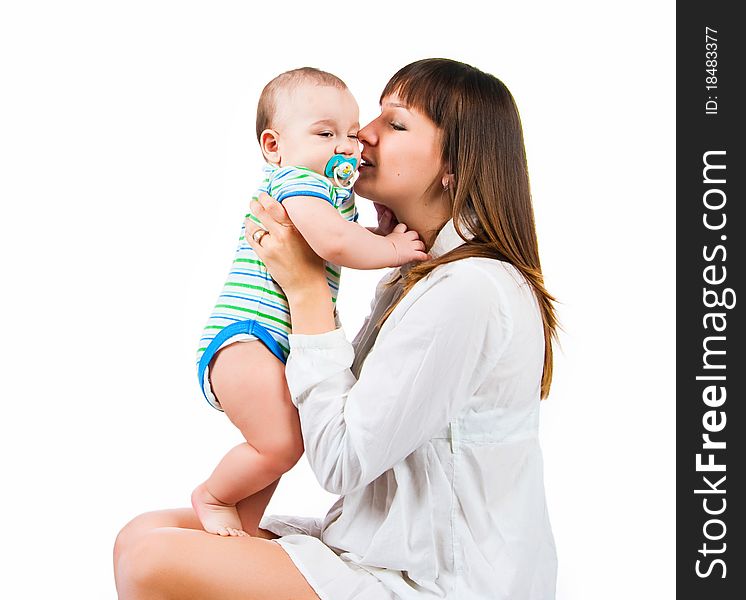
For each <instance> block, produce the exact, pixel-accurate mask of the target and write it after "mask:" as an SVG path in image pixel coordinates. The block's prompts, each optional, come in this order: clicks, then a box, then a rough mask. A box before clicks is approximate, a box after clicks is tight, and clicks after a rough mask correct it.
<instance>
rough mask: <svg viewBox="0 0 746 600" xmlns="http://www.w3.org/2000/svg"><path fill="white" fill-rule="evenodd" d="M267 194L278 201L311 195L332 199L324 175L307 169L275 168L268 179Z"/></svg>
mask: <svg viewBox="0 0 746 600" xmlns="http://www.w3.org/2000/svg"><path fill="white" fill-rule="evenodd" d="M268 187H269V195H270V196H272V197H273V198H274V199H275V200H277V201H278V202H282V201H284V200H285V199H287V198H292V197H293V196H311V197H314V198H321V199H322V200H326V201H327V202H328V203H329V204H331V205H332V206H334V202H333V201H332V185H331V183H330V182H329V181H327V180H326V179H325V178H324V177H321V176H320V175H318V174H317V173H314V172H313V171H311V170H309V169H299V168H297V167H282V168H280V169H277V170H276V171H275V172H274V173H273V174H272V178H271V179H270V181H269V185H268Z"/></svg>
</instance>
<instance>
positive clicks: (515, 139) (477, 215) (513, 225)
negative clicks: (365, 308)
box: [381, 58, 557, 399]
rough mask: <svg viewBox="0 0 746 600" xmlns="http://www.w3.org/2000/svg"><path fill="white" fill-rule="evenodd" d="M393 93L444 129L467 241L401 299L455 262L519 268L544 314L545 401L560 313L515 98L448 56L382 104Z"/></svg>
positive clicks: (427, 64) (456, 212)
mask: <svg viewBox="0 0 746 600" xmlns="http://www.w3.org/2000/svg"><path fill="white" fill-rule="evenodd" d="M391 94H396V95H397V96H398V97H399V99H400V100H401V101H402V102H403V103H404V104H406V105H407V106H409V107H411V108H414V109H415V110H418V111H420V112H421V113H423V114H425V115H427V116H428V117H429V118H430V119H431V120H432V121H433V122H434V123H435V125H437V127H438V128H439V130H440V132H441V139H442V158H443V164H445V165H448V172H449V173H452V174H453V179H452V185H450V186H449V189H448V193H449V195H450V200H451V204H452V216H453V222H454V225H455V227H456V231H457V232H458V234H459V236H460V237H461V238H462V239H464V240H465V241H466V243H465V244H463V245H461V246H459V247H457V248H454V249H453V250H451V251H450V252H447V253H445V254H443V255H442V256H440V257H438V258H435V259H433V260H430V261H427V262H424V263H419V264H416V265H415V266H414V267H413V268H412V269H411V270H410V271H409V272H408V273H407V274H406V275H404V276H403V293H402V295H401V297H403V296H404V295H405V294H407V293H408V292H409V290H411V289H412V287H413V286H414V285H415V284H416V283H417V282H418V281H419V280H420V279H422V278H423V277H425V276H426V275H427V274H428V273H430V272H431V271H432V270H433V269H435V268H437V267H439V266H440V265H444V264H446V263H450V262H453V261H455V260H461V259H464V258H469V257H472V256H479V257H485V258H494V259H497V260H502V261H505V262H508V263H510V264H511V265H513V266H514V267H515V268H516V269H518V270H519V271H520V272H521V273H522V274H523V276H524V277H525V278H526V280H527V281H528V283H529V284H530V285H531V287H532V288H533V290H534V293H535V295H536V298H537V300H538V303H539V307H540V309H541V316H542V320H543V323H544V370H543V372H542V376H541V398H542V399H543V398H546V397H547V395H548V394H549V388H550V386H551V383H552V342H553V340H554V339H556V328H557V315H556V313H555V309H554V305H553V303H554V302H555V299H554V298H553V297H552V296H551V295H550V294H549V293H548V292H547V290H546V289H545V288H544V277H543V275H542V273H541V262H540V260H539V247H538V243H537V240H536V227H535V224H534V211H533V206H532V204H531V192H530V189H529V181H528V165H527V162H526V149H525V147H524V143H523V130H522V127H521V119H520V116H519V115H518V108H517V107H516V104H515V101H514V100H513V96H512V95H511V93H510V91H509V90H508V88H507V87H506V86H505V84H503V83H502V82H501V81H500V80H499V79H498V78H497V77H494V76H493V75H490V74H488V73H484V72H482V71H480V70H479V69H476V68H474V67H471V66H469V65H467V64H464V63H460V62H457V61H454V60H448V59H444V58H430V59H425V60H420V61H417V62H413V63H412V64H409V65H407V66H406V67H404V68H402V69H401V70H400V71H399V72H398V73H396V74H395V75H394V76H393V77H392V78H391V80H390V81H389V82H388V83H387V84H386V87H385V88H384V90H383V92H382V94H381V100H383V99H384V98H385V97H386V96H389V95H391ZM453 184H455V185H453ZM462 224H463V225H466V226H467V227H468V228H469V230H470V231H471V232H473V233H474V234H475V236H474V237H473V238H472V239H471V240H466V236H465V235H464V233H463V232H462V230H461V228H460V225H462ZM396 281H398V280H394V281H392V282H391V283H392V284H393V283H395V282H396ZM401 297H400V299H401ZM396 304H398V301H397V302H396V303H394V304H393V305H392V306H391V307H390V308H389V309H388V310H387V311H386V313H385V314H384V315H383V317H382V319H381V322H383V321H385V320H386V319H387V318H388V316H389V315H390V314H391V312H392V311H393V310H394V308H395V307H396Z"/></svg>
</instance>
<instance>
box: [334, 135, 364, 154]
mask: <svg viewBox="0 0 746 600" xmlns="http://www.w3.org/2000/svg"><path fill="white" fill-rule="evenodd" d="M357 148H358V143H357V140H356V139H354V138H350V137H347V138H345V139H344V140H343V141H340V142H339V144H337V148H336V150H335V151H336V152H337V154H344V155H346V156H352V155H353V154H355V151H356V150H357Z"/></svg>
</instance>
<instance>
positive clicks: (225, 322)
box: [197, 164, 358, 410]
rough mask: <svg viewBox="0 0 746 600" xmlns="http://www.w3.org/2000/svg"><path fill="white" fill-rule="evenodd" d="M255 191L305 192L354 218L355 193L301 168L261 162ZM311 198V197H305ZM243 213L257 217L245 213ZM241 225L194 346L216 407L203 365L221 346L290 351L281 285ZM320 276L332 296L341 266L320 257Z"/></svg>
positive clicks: (283, 355) (205, 389)
mask: <svg viewBox="0 0 746 600" xmlns="http://www.w3.org/2000/svg"><path fill="white" fill-rule="evenodd" d="M263 174H264V180H263V181H262V185H261V186H260V187H259V191H258V192H257V194H256V195H255V196H254V197H253V198H254V199H256V197H257V196H258V194H259V192H266V193H268V194H269V195H270V196H272V197H273V198H274V199H275V200H277V201H278V202H282V201H283V200H285V198H290V197H292V196H311V197H315V198H319V199H321V200H325V201H326V202H329V203H330V204H331V205H332V206H333V207H334V208H336V209H337V210H338V211H339V214H341V215H342V216H343V217H344V218H345V219H347V220H348V221H357V219H358V213H357V209H356V208H355V197H354V194H353V193H352V192H351V190H346V189H342V188H338V187H335V186H334V185H333V184H332V183H331V182H330V181H329V179H327V178H326V177H324V176H322V175H319V174H318V173H316V172H315V171H311V170H310V169H306V168H303V167H277V166H275V165H269V164H268V165H265V167H264V170H263ZM309 202H312V200H309ZM245 218H249V219H251V220H252V221H254V222H255V223H257V224H258V225H261V222H260V221H259V220H258V219H257V218H256V217H255V216H254V215H253V214H251V212H249V213H248V214H247V215H246V217H245ZM244 232H245V226H244V225H243V224H242V225H241V236H240V237H239V240H238V248H236V253H235V256H234V258H233V266H232V268H231V271H230V273H229V274H228V279H227V281H226V282H225V285H224V286H223V291H222V292H221V294H220V296H219V297H218V301H217V304H216V305H215V308H214V309H213V311H212V314H211V315H210V318H209V319H208V321H207V325H206V326H205V329H204V332H203V334H202V338H201V339H200V343H199V349H198V350H197V376H198V378H199V382H200V387H201V388H202V393H203V394H204V396H205V399H206V400H207V402H208V403H209V404H210V405H211V406H212V407H213V408H216V409H217V410H222V408H220V403H219V402H218V400H217V399H216V398H215V395H214V394H213V392H212V388H211V386H210V376H209V365H210V361H211V360H212V358H213V357H214V356H215V354H216V353H217V352H218V350H220V349H221V348H223V347H225V346H227V345H229V344H232V343H234V342H237V341H244V340H254V339H259V340H261V341H262V342H263V343H264V344H265V345H266V346H267V348H269V350H270V351H271V352H272V353H273V354H274V355H275V356H276V357H277V358H278V359H279V360H281V361H282V362H283V363H284V362H286V360H287V356H288V354H289V353H290V346H289V343H288V334H289V333H290V331H291V325H290V309H289V307H288V303H287V298H286V297H285V294H283V292H282V289H280V287H279V286H278V285H277V283H275V281H274V280H273V279H272V277H271V276H270V274H269V272H268V271H267V268H266V266H265V265H264V263H263V262H262V261H261V260H260V259H259V257H258V256H257V254H256V253H255V252H254V250H253V249H252V248H251V246H249V245H248V244H247V243H246V239H245V238H244ZM325 266H326V280H327V283H328V284H329V289H330V290H331V293H332V301H333V302H336V301H337V292H338V290H339V278H340V273H341V268H340V267H339V266H337V265H334V264H332V263H329V262H326V264H325Z"/></svg>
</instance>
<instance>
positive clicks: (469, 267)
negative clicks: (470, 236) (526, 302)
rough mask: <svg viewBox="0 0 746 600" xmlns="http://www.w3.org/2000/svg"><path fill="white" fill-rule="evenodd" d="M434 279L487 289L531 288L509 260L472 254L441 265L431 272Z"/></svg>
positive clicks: (455, 284) (456, 284) (451, 283)
mask: <svg viewBox="0 0 746 600" xmlns="http://www.w3.org/2000/svg"><path fill="white" fill-rule="evenodd" d="M429 277H430V278H432V280H433V281H437V280H449V284H450V285H452V286H468V287H470V288H476V289H480V290H484V291H486V290H487V289H488V288H491V287H494V288H496V289H497V290H498V291H499V290H502V291H504V292H506V291H511V290H516V291H517V290H520V289H524V288H529V289H530V287H531V286H530V284H529V283H528V281H526V279H525V277H524V276H523V274H522V273H521V272H520V271H519V270H518V269H516V268H515V267H514V266H513V265H511V264H510V263H508V262H505V261H502V260H497V259H494V258H485V257H481V256H471V257H469V258H463V259H460V260H454V261H452V262H449V263H446V264H444V265H439V266H438V267H436V268H435V269H433V271H432V272H431V273H430V274H429Z"/></svg>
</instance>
